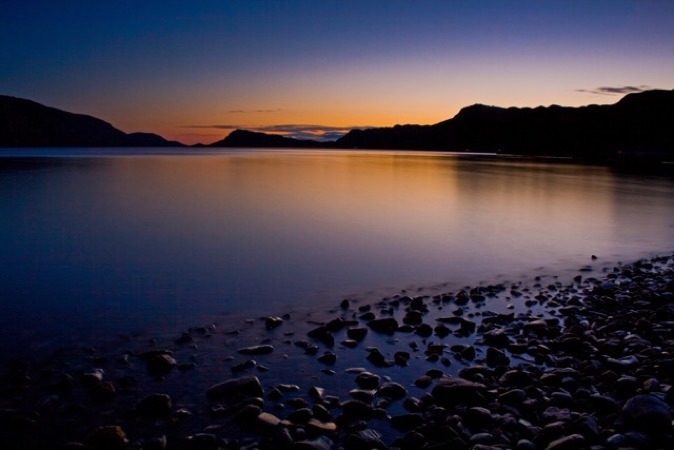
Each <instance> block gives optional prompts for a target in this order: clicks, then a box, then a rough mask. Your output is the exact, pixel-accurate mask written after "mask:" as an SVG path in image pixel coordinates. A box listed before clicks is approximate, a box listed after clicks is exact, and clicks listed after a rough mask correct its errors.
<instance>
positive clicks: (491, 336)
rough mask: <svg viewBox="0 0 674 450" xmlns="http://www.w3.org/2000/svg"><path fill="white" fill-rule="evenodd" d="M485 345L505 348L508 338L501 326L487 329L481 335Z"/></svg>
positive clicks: (508, 341) (508, 342)
mask: <svg viewBox="0 0 674 450" xmlns="http://www.w3.org/2000/svg"><path fill="white" fill-rule="evenodd" d="M482 340H483V341H484V343H485V344H486V345H489V346H491V347H496V348H506V347H508V344H510V338H509V337H508V335H507V334H506V332H505V330H503V329H502V328H496V329H493V330H489V331H487V332H486V333H484V335H483V336H482Z"/></svg>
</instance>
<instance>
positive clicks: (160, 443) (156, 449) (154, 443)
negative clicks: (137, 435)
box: [143, 436, 167, 450]
mask: <svg viewBox="0 0 674 450" xmlns="http://www.w3.org/2000/svg"><path fill="white" fill-rule="evenodd" d="M166 444H167V439H166V436H160V437H156V438H152V439H148V440H147V441H145V442H144V443H143V450H164V449H165V448H166Z"/></svg>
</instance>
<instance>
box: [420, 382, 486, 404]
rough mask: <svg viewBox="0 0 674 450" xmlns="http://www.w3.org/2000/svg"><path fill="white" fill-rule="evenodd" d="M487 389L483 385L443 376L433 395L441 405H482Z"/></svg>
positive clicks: (434, 388) (432, 392)
mask: <svg viewBox="0 0 674 450" xmlns="http://www.w3.org/2000/svg"><path fill="white" fill-rule="evenodd" d="M486 391H487V387H486V386H485V385H484V384H482V383H476V382H473V381H468V380H464V379H463V378H454V377H448V376H443V377H442V378H440V379H439V380H438V381H437V383H436V385H435V386H434V387H433V390H432V391H431V394H432V395H433V397H434V398H435V399H436V400H437V401H438V403H439V404H440V405H443V406H449V405H455V404H457V403H467V404H470V405H472V404H482V403H484V397H483V394H485V393H486Z"/></svg>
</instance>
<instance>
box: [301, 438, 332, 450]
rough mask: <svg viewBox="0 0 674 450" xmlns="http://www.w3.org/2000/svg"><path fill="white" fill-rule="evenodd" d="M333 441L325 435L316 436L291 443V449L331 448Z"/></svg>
mask: <svg viewBox="0 0 674 450" xmlns="http://www.w3.org/2000/svg"><path fill="white" fill-rule="evenodd" d="M333 446H334V442H333V441H332V440H331V439H330V438H328V437H327V436H318V437H317V438H315V439H310V440H307V439H305V440H301V441H297V442H295V443H293V444H292V449H293V450H331V449H332V448H333Z"/></svg>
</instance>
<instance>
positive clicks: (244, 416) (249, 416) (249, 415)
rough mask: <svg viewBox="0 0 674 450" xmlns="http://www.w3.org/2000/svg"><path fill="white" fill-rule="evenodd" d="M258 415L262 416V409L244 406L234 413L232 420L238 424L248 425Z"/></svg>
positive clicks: (256, 406)
mask: <svg viewBox="0 0 674 450" xmlns="http://www.w3.org/2000/svg"><path fill="white" fill-rule="evenodd" d="M260 414H262V408H260V407H259V406H258V405H244V406H243V407H242V408H241V409H239V410H238V411H237V412H236V413H234V416H232V420H233V421H234V422H236V423H239V424H250V423H251V422H252V421H253V420H255V419H257V417H258V416H259V415H260Z"/></svg>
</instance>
